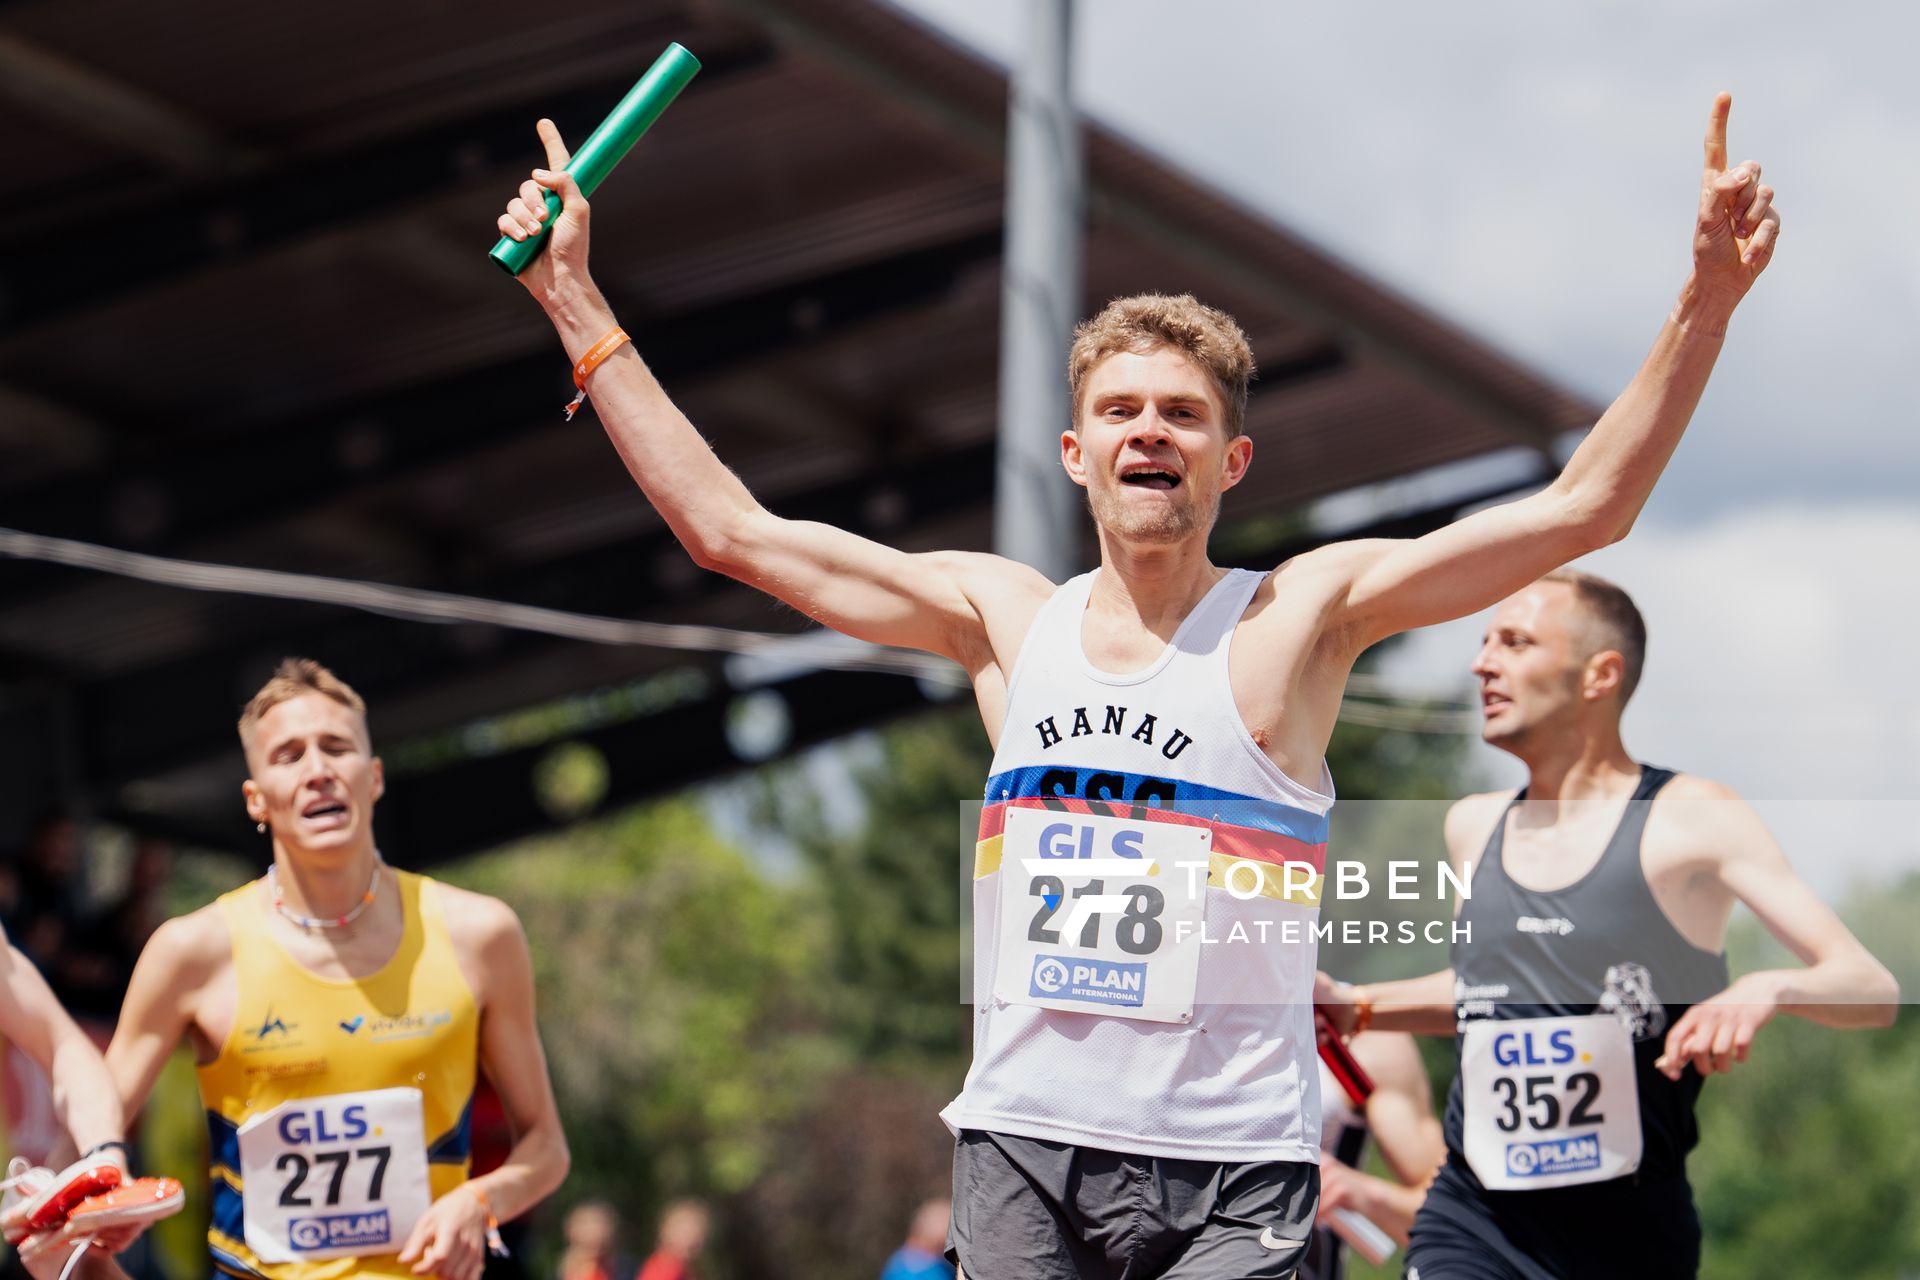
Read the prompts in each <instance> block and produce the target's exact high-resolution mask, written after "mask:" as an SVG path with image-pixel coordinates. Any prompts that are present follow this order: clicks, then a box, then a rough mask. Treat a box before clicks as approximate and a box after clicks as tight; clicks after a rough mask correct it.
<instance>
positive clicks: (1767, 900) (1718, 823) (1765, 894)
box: [1657, 777, 1900, 1080]
mask: <svg viewBox="0 0 1920 1280" xmlns="http://www.w3.org/2000/svg"><path fill="white" fill-rule="evenodd" d="M1668 790H1669V791H1670V792H1672V793H1673V794H1672V795H1671V796H1670V797H1669V798H1668V805H1667V809H1666V813H1667V815H1668V816H1669V817H1670V818H1671V820H1672V822H1673V823H1674V825H1675V827H1676V828H1677V829H1678V830H1679V831H1680V832H1681V833H1682V836H1683V838H1688V839H1689V840H1690V841H1692V842H1696V843H1698V844H1699V845H1700V846H1702V847H1703V848H1704V849H1705V851H1706V852H1707V854H1708V861H1709V865H1711V866H1712V867H1713V868H1714V870H1715V873H1716V874H1717V876H1718V878H1719V880H1720V882H1721V883H1722V884H1723V885H1724V886H1725V887H1726V888H1727V889H1728V891H1730V892H1731V893H1732V894H1733V896H1734V897H1735V898H1737V899H1739V900H1740V901H1741V902H1744V903H1745V904H1746V905H1747V907H1748V908H1749V909H1750V910H1751V911H1752V912H1753V914H1754V915H1756V916H1758V917H1759V918H1760V923H1761V924H1763V925H1765V926H1766V928H1767V931H1768V932H1769V933H1771V934H1772V935H1773V936H1774V937H1775V938H1778V939H1779V940H1780V941H1781V942H1782V943H1783V944H1785V945H1786V947H1787V948H1788V949H1789V950H1791V951H1792V952H1793V953H1794V954H1795V955H1796V956H1798V957H1800V959H1801V960H1802V961H1803V962H1804V963H1805V964H1806V966H1807V967H1806V968H1804V969H1763V970H1759V971H1757V972H1754V973H1748V974H1743V975H1741V976H1740V977H1739V978H1736V979H1735V980H1734V981H1733V982H1732V984H1731V985H1729V986H1728V987H1727V989H1726V990H1725V991H1722V992H1721V993H1720V994H1718V995H1716V996H1714V997H1712V998H1711V999H1708V1000H1703V1001H1701V1002H1700V1003H1699V1004H1697V1005H1694V1006H1693V1007H1692V1008H1691V1009H1689V1010H1687V1012H1686V1013H1685V1014H1684V1015H1683V1016H1682V1017H1681V1018H1680V1019H1679V1020H1678V1021H1677V1022H1675V1023H1674V1024H1673V1027H1672V1028H1671V1029H1670V1030H1669V1031H1668V1032H1667V1044H1666V1052H1665V1054H1664V1055H1662V1057H1661V1059H1660V1061H1659V1063H1658V1064H1657V1065H1658V1066H1659V1067H1660V1069H1661V1070H1662V1071H1664V1072H1665V1073H1666V1074H1667V1076H1668V1077H1670V1078H1671V1079H1675V1080H1678V1079H1679V1078H1680V1073H1681V1072H1682V1071H1683V1070H1685V1068H1686V1065H1687V1062H1688V1061H1689V1060H1691V1061H1692V1063H1693V1065H1694V1067H1695V1069H1697V1070H1698V1071H1699V1072H1700V1074H1701V1075H1710V1074H1712V1073H1713V1072H1715V1071H1730V1070H1732V1069H1733V1066H1734V1064H1735V1063H1739V1062H1745V1061H1746V1060H1747V1054H1748V1052H1749V1051H1750V1050H1751V1048H1752V1046H1753V1037H1754V1034H1755V1033H1756V1032H1758V1031H1759V1030H1760V1028H1761V1027H1763V1026H1765V1025H1766V1024H1767V1023H1768V1022H1771V1021H1772V1020H1773V1017H1774V1015H1775V1014H1777V1013H1791V1014H1795V1015H1797V1016H1799V1017H1802V1018H1806V1019H1807V1020H1809V1021H1811V1022H1818V1023H1820V1024H1822V1025H1823V1026H1829V1027H1885V1026H1891V1025H1892V1024H1893V1020H1894V1016H1895V1015H1896V1014H1897V1013H1898V1012H1899V1004H1900V986H1899V984H1898V983H1897V982H1895V981H1894V978H1893V975H1892V974H1891V973H1889V972H1887V969H1886V966H1885V965H1883V964H1881V963H1880V962H1879V961H1878V960H1876V959H1874V958H1873V956H1872V954H1871V953H1869V952H1868V951H1867V949H1866V948H1865V947H1863V946H1861V945H1860V940H1859V939H1858V938H1855V937H1854V936H1853V934H1852V933H1851V932H1850V931H1849V930H1848V929H1847V926H1846V925H1844V924H1842V923H1841V921H1840V917H1838V916H1836V915H1835V914H1834V913H1833V911H1832V910H1831V909H1829V908H1828V907H1827V905H1826V904H1825V903H1823V902H1821V901H1820V899H1819V897H1818V896H1816V895H1815V894H1814V891H1813V888H1812V886H1810V885H1808V884H1807V882H1806V881H1805V880H1802V879H1801V878H1800V875H1799V873H1798V872H1796V871H1795V870H1794V869H1793V866H1792V864H1790V863H1789V862H1788V861H1787V857H1786V854H1785V853H1783V852H1782V851H1781V849H1780V846H1779V844H1778V843H1777V842H1776V841H1775V840H1774V838H1773V835H1772V834H1771V833H1770V832H1769V831H1768V830H1767V828H1766V824H1765V823H1763V822H1761V821H1760V815H1759V814H1757V813H1755V812H1754V811H1753V807H1752V806H1751V805H1749V804H1748V803H1747V802H1746V801H1745V800H1743V799H1741V798H1740V796H1739V795H1738V794H1737V793H1736V792H1734V791H1733V789H1732V788H1730V787H1726V786H1723V785H1721V784H1720V783H1717V782H1709V781H1707V780H1705V779H1702V778H1693V777H1687V778H1682V779H1678V780H1676V782H1675V783H1674V785H1673V786H1671V787H1669V788H1668Z"/></svg>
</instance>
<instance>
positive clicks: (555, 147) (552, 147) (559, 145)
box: [534, 120, 1726, 169]
mask: <svg viewBox="0 0 1920 1280" xmlns="http://www.w3.org/2000/svg"><path fill="white" fill-rule="evenodd" d="M534 129H535V131H536V132H538V133H539V135H540V145H541V146H543V147H545V148H546V149H547V168H549V169H564V168H566V167H567V161H568V160H569V159H571V158H572V153H571V152H569V151H568V150H567V144H566V143H564V142H562V141H560V128H559V126H558V125H556V124H554V122H553V121H551V120H542V121H541V122H540V123H539V124H537V125H535V126H534ZM1725 133H1726V131H1725V129H1722V130H1721V135H1722V137H1723V138H1724V137H1725ZM1725 158H1726V150H1725V148H1724V147H1723V148H1722V149H1721V160H1722V162H1723V163H1724V161H1725Z"/></svg>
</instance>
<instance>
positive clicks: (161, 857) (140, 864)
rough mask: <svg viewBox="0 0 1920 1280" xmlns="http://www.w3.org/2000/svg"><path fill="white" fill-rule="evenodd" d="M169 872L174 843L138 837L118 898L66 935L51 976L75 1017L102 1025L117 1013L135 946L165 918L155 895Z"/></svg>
mask: <svg viewBox="0 0 1920 1280" xmlns="http://www.w3.org/2000/svg"><path fill="white" fill-rule="evenodd" d="M172 873H173V847H172V846H171V845H169V844H167V842H166V841H164V840H156V839H153V838H152V837H143V838H142V839H141V840H140V841H139V842H138V843H136V844H135V845H134V847H133V859H132V861H131V862H130V863H129V865H128V867H127V884H126V888H125V889H124V890H123V891H122V892H121V894H120V896H119V897H118V898H116V899H114V900H113V901H111V902H109V903H107V905H106V906H104V907H102V908H101V909H100V910H99V911H97V912H95V913H93V915H91V916H90V917H88V919H87V920H86V922H85V924H84V925H82V926H80V927H79V928H77V929H75V930H73V931H72V933H71V934H70V935H69V942H68V944H67V946H66V947H64V948H63V949H62V951H61V954H60V955H59V957H58V958H57V959H56V960H55V961H54V965H53V972H52V975H51V976H52V979H53V983H54V989H55V990H56V991H59V992H60V993H61V997H62V999H63V1001H64V1003H65V1004H66V1006H67V1009H68V1011H69V1012H70V1013H72V1014H73V1016H74V1017H76V1018H79V1019H81V1020H82V1021H89V1020H91V1021H97V1022H101V1023H103V1024H106V1025H107V1026H111V1025H112V1023H113V1022H114V1021H115V1020H116V1019H117V1018H118V1017H119V1014H120V1000H121V998H122V997H123V996H125V995H126V992H127V983H128V981H129V980H130V979H131V978H132V977H133V965H134V962H135V961H136V960H138V959H139V958H140V948H141V947H143V946H144V945H146V941H147V939H148V938H149V937H151V936H152V935H153V931H154V930H155V929H157V928H158V927H159V926H160V922H161V921H162V920H163V919H165V918H166V912H165V909H164V907H163V906H162V904H161V901H160V894H161V892H162V891H163V890H164V889H165V887H166V883H167V877H168V876H169V875H171V874H172Z"/></svg>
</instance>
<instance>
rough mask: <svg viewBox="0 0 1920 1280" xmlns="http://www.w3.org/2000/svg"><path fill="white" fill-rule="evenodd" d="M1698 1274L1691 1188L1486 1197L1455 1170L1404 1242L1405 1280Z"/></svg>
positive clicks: (1604, 1279)
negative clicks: (1405, 1252)
mask: <svg viewBox="0 0 1920 1280" xmlns="http://www.w3.org/2000/svg"><path fill="white" fill-rule="evenodd" d="M1699 1269H1700V1218H1699V1216H1698V1215H1697V1214H1696V1213H1695V1212H1694V1208H1693V1192H1692V1190H1691V1189H1690V1188H1689V1187H1688V1186H1687V1182H1686V1179H1685V1178H1666V1179H1660V1180H1657V1181H1655V1180H1647V1181H1641V1182H1635V1181H1633V1180H1632V1179H1630V1178H1620V1179H1616V1180H1615V1181H1613V1182H1603V1183H1597V1184H1595V1185H1593V1186H1586V1187H1562V1188H1559V1189H1557V1190H1549V1191H1488V1190H1486V1189H1485V1188H1483V1187H1481V1186H1480V1185H1479V1182H1478V1181H1477V1180H1476V1179H1475V1178H1474V1177H1473V1176H1472V1175H1471V1174H1470V1173H1468V1172H1466V1171H1465V1170H1463V1169H1461V1168H1460V1167H1459V1166H1457V1165H1455V1164H1454V1163H1452V1162H1451V1161H1449V1162H1448V1163H1447V1164H1444V1165H1442V1166H1441V1167H1440V1173H1439V1175H1438V1176H1436V1177H1435V1178H1434V1180H1433V1184H1432V1185H1431V1186H1429V1187H1428V1188H1427V1198H1426V1201H1425V1202H1424V1203H1423V1204H1422V1205H1421V1206H1420V1215H1419V1216H1418V1217H1417V1218H1415V1219H1414V1220H1413V1235H1412V1237H1411V1238H1410V1239H1409V1240H1408V1242H1407V1269H1406V1280H1621V1277H1629V1278H1630V1280H1693V1277H1694V1275H1695V1274H1696V1273H1697V1272H1698V1271H1699Z"/></svg>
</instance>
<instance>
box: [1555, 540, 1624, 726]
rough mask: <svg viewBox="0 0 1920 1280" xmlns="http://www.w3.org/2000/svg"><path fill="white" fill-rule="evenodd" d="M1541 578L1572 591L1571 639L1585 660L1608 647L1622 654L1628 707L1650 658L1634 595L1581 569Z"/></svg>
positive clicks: (1622, 671) (1622, 668) (1622, 685)
mask: <svg viewBox="0 0 1920 1280" xmlns="http://www.w3.org/2000/svg"><path fill="white" fill-rule="evenodd" d="M1540 581H1542V582H1556V583H1559V584H1560V585H1562V586H1564V587H1566V588H1568V589H1569V590H1570V591H1571V592H1572V593H1573V602H1574V606H1575V609H1576V613H1577V621H1575V622H1574V623H1573V625H1571V626H1570V627H1569V628H1568V630H1569V633H1570V634H1569V638H1570V639H1571V640H1573V641H1574V642H1575V646H1576V650H1575V651H1576V654H1577V656H1578V657H1579V659H1580V660H1581V661H1582V662H1585V661H1586V660H1587V659H1588V658H1591V657H1593V655H1594V654H1596V653H1605V652H1607V651H1608V650H1612V651H1613V652H1615V653H1617V654H1619V655H1620V667H1621V671H1620V705H1621V706H1622V707H1624V706H1626V705H1627V699H1628V698H1631V697H1632V696H1633V691H1634V690H1635V689H1636V688H1638V687H1639V685H1640V671H1641V668H1642V667H1644V666H1645V665H1646V661H1647V624H1646V621H1645V620H1644V619H1642V618H1641V616H1640V610H1639V609H1638V608H1637V607H1635V605H1634V603H1633V597H1631V596H1629V595H1628V594H1627V593H1626V592H1625V591H1622V590H1621V589H1620V588H1619V587H1618V586H1616V585H1614V584H1613V583H1611V582H1608V581H1607V580H1606V579H1605V578H1602V577H1598V576H1596V575H1594V574H1591V573H1583V572H1581V571H1580V570H1578V569H1556V570H1554V571H1553V572H1552V573H1550V574H1548V575H1546V576H1545V577H1544V578H1542V579H1540Z"/></svg>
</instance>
